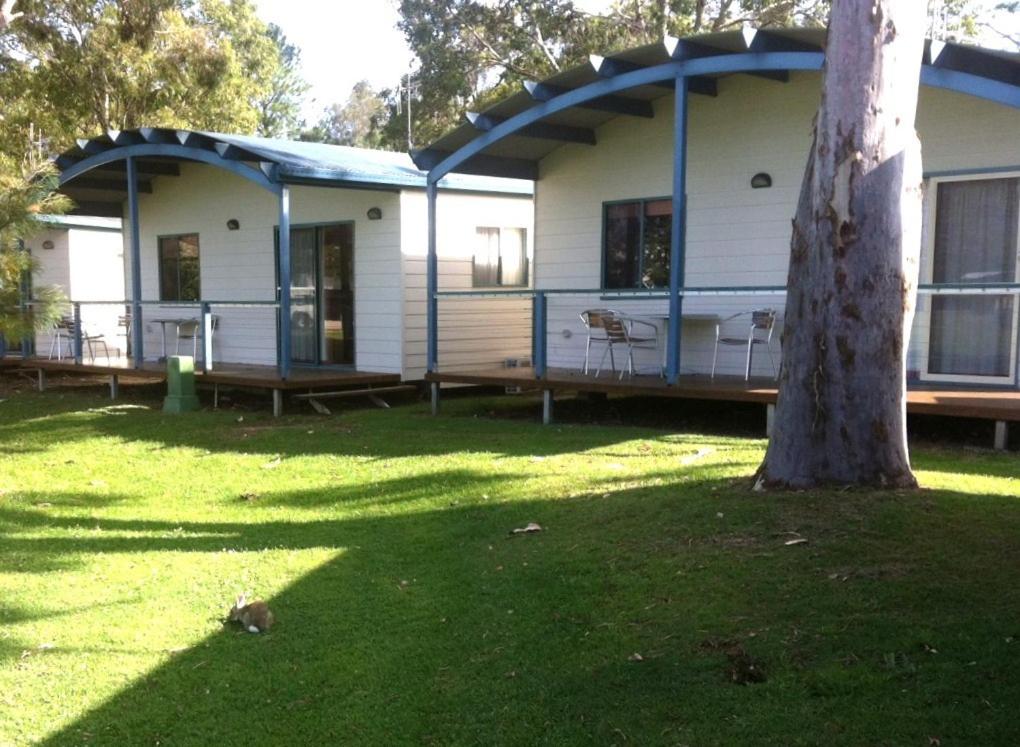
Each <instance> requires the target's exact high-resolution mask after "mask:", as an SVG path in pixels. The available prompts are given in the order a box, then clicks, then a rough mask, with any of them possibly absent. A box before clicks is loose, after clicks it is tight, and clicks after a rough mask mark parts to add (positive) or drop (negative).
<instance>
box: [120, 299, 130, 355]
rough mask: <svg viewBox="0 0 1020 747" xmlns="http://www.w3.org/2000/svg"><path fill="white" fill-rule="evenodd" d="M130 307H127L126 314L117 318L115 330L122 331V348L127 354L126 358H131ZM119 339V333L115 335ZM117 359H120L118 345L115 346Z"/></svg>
mask: <svg viewBox="0 0 1020 747" xmlns="http://www.w3.org/2000/svg"><path fill="white" fill-rule="evenodd" d="M130 309H131V307H130V306H129V307H128V310H127V312H126V313H124V314H122V315H120V316H118V317H117V328H118V329H123V330H124V333H123V334H124V348H125V350H126V352H127V355H128V357H130V356H131V310H130ZM117 337H120V333H118V334H117ZM117 357H118V358H119V357H120V345H119V344H118V345H117Z"/></svg>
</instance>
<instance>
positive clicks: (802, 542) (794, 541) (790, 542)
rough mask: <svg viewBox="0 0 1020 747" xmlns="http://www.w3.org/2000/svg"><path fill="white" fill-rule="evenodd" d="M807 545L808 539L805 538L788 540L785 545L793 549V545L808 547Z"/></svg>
mask: <svg viewBox="0 0 1020 747" xmlns="http://www.w3.org/2000/svg"><path fill="white" fill-rule="evenodd" d="M807 543H808V541H807V539H805V538H804V537H798V538H797V539H792V540H786V542H784V543H783V544H784V545H786V546H787V547H792V546H793V545H806V544H807Z"/></svg>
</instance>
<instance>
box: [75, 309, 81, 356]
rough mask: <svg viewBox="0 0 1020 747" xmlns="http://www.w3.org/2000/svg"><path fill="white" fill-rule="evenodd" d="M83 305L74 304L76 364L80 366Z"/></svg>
mask: <svg viewBox="0 0 1020 747" xmlns="http://www.w3.org/2000/svg"><path fill="white" fill-rule="evenodd" d="M81 344H82V339H81V304H80V303H75V304H74V364H75V365H76V366H80V365H81V362H82V349H81Z"/></svg>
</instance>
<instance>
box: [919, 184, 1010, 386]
mask: <svg viewBox="0 0 1020 747" xmlns="http://www.w3.org/2000/svg"><path fill="white" fill-rule="evenodd" d="M1018 185H1020V180H1018V179H980V180H973V181H959V182H943V183H941V184H939V185H938V195H937V202H936V207H935V211H936V215H935V251H934V256H933V263H934V264H933V273H932V280H933V281H934V282H935V283H1000V282H1004V283H1012V282H1014V281H1015V279H1016V261H1017V220H1018V208H1020V190H1018ZM1014 303H1015V299H1014V297H1013V296H1010V295H980V296H978V295H975V296H934V297H933V298H932V312H931V332H930V338H929V339H930V345H929V352H928V370H929V372H930V373H938V374H954V375H969V376H1008V375H1009V374H1010V354H1011V351H1012V347H1013V339H1014V337H1015V334H1016V333H1015V330H1014V329H1013V317H1014V311H1013V310H1014Z"/></svg>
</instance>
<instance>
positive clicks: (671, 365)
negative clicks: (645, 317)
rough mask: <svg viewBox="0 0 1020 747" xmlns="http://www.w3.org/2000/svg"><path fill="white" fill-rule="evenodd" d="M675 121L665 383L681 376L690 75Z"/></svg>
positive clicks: (683, 81)
mask: <svg viewBox="0 0 1020 747" xmlns="http://www.w3.org/2000/svg"><path fill="white" fill-rule="evenodd" d="M675 117H676V119H675V121H674V123H673V220H672V232H671V235H670V244H669V322H668V324H667V325H666V383H667V384H670V385H673V384H676V382H677V379H678V377H679V376H680V327H681V319H682V314H683V297H682V296H681V295H680V294H681V292H682V290H683V287H684V255H685V251H684V250H685V245H686V238H687V78H686V77H685V76H683V75H678V76H677V78H676V103H675Z"/></svg>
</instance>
